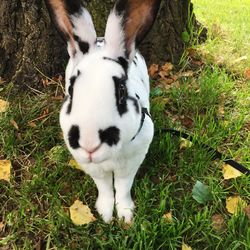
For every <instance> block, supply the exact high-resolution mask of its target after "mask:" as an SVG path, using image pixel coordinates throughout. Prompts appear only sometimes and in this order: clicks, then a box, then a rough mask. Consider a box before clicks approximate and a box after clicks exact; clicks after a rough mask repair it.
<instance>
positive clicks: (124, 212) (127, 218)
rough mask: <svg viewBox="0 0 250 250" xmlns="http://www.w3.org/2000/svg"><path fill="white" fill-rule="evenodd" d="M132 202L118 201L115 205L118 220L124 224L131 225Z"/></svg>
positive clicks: (130, 200) (128, 200) (129, 200)
mask: <svg viewBox="0 0 250 250" xmlns="http://www.w3.org/2000/svg"><path fill="white" fill-rule="evenodd" d="M134 207H135V205H134V202H133V201H132V199H127V200H120V201H118V202H117V203H116V210H117V215H118V217H119V219H121V220H122V219H124V222H126V223H131V222H132V219H133V210H134Z"/></svg>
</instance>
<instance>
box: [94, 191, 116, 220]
mask: <svg viewBox="0 0 250 250" xmlns="http://www.w3.org/2000/svg"><path fill="white" fill-rule="evenodd" d="M95 207H96V209H97V211H98V213H99V214H100V215H101V217H102V219H103V220H104V221H105V222H106V223H109V222H110V221H111V220H112V216H113V209H114V198H110V197H103V196H102V197H98V198H97V201H96V204H95Z"/></svg>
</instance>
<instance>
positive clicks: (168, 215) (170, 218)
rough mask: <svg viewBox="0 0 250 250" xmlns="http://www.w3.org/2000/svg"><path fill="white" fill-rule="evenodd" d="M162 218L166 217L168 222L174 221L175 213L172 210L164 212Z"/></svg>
mask: <svg viewBox="0 0 250 250" xmlns="http://www.w3.org/2000/svg"><path fill="white" fill-rule="evenodd" d="M162 218H164V219H165V221H166V222H169V223H171V222H173V215H172V213H171V212H169V213H166V214H164V215H163V216H162Z"/></svg>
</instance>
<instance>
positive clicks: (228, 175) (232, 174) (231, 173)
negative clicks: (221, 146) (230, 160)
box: [222, 163, 242, 180]
mask: <svg viewBox="0 0 250 250" xmlns="http://www.w3.org/2000/svg"><path fill="white" fill-rule="evenodd" d="M222 173H223V177H224V179H225V180H229V179H232V178H237V177H239V176H241V175H242V173H241V172H240V171H239V170H237V169H235V168H233V167H232V166H230V165H229V164H226V163H223V166H222Z"/></svg>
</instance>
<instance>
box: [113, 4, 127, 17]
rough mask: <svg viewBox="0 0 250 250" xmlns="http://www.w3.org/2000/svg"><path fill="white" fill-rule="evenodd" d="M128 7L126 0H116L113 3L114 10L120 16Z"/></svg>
mask: <svg viewBox="0 0 250 250" xmlns="http://www.w3.org/2000/svg"><path fill="white" fill-rule="evenodd" d="M127 7H128V0H118V1H117V2H116V5H115V11H116V13H117V14H118V15H119V16H120V15H122V14H124V12H125V11H126V9H127Z"/></svg>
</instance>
